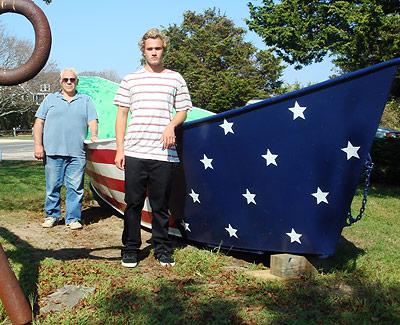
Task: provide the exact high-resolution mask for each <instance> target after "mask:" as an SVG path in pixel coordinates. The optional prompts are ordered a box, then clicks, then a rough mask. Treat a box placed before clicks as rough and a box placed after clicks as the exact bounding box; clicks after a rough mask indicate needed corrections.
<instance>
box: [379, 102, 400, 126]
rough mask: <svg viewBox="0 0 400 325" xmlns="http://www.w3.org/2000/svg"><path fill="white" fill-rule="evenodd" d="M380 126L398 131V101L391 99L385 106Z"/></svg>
mask: <svg viewBox="0 0 400 325" xmlns="http://www.w3.org/2000/svg"><path fill="white" fill-rule="evenodd" d="M380 125H381V126H383V127H386V128H391V129H395V130H400V99H397V100H396V99H392V100H390V101H388V103H387V104H386V107H385V110H384V112H383V115H382V119H381V122H380Z"/></svg>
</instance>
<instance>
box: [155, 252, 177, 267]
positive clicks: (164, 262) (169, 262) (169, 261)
mask: <svg viewBox="0 0 400 325" xmlns="http://www.w3.org/2000/svg"><path fill="white" fill-rule="evenodd" d="M157 260H158V261H159V262H160V264H161V266H175V260H174V258H173V257H172V256H171V255H170V254H167V253H163V254H160V255H159V256H158V257H157Z"/></svg>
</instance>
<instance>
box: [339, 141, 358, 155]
mask: <svg viewBox="0 0 400 325" xmlns="http://www.w3.org/2000/svg"><path fill="white" fill-rule="evenodd" d="M358 149H360V147H354V146H353V145H352V144H351V142H350V141H347V147H346V148H342V149H341V150H342V151H344V152H345V153H346V155H347V160H349V159H350V158H351V157H355V158H358V159H360V157H359V156H358V153H357V151H358Z"/></svg>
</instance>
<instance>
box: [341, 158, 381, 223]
mask: <svg viewBox="0 0 400 325" xmlns="http://www.w3.org/2000/svg"><path fill="white" fill-rule="evenodd" d="M364 168H365V170H364V172H365V182H364V191H363V199H362V202H361V208H360V212H359V214H358V215H357V216H356V217H353V216H352V215H351V210H350V211H349V212H348V213H347V218H346V226H351V225H352V224H353V223H355V222H357V221H359V220H361V218H362V217H363V213H364V211H365V206H366V205H367V197H368V191H369V186H370V179H371V173H372V169H373V168H374V163H373V162H372V158H371V155H370V154H368V157H367V160H366V161H365V165H364Z"/></svg>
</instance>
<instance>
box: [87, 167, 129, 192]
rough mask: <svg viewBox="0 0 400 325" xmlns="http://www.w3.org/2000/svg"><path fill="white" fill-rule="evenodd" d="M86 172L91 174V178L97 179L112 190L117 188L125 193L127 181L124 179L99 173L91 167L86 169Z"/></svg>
mask: <svg viewBox="0 0 400 325" xmlns="http://www.w3.org/2000/svg"><path fill="white" fill-rule="evenodd" d="M86 173H87V174H89V176H90V177H91V179H93V180H94V181H96V182H97V183H99V184H101V185H104V186H106V187H108V188H109V189H110V190H116V191H120V192H122V193H125V182H124V181H121V180H119V179H115V178H111V177H107V176H103V175H100V174H97V173H95V172H93V171H91V170H89V169H87V170H86Z"/></svg>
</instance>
